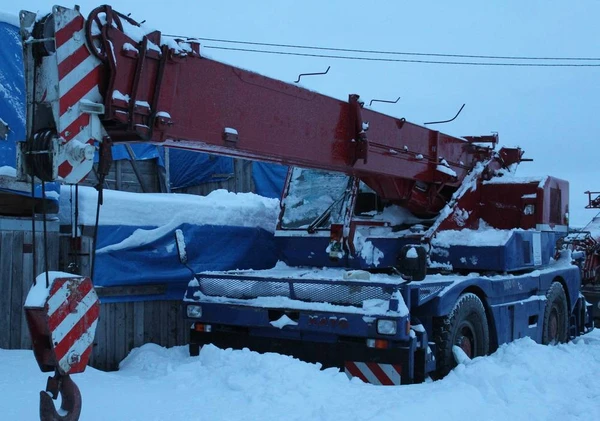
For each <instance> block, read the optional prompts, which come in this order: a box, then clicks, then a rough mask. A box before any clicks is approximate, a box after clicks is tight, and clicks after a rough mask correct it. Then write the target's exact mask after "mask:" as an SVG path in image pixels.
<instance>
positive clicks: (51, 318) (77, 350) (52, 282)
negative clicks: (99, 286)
mask: <svg viewBox="0 0 600 421" xmlns="http://www.w3.org/2000/svg"><path fill="white" fill-rule="evenodd" d="M48 275H49V276H48V280H49V285H48V287H46V274H45V273H44V274H42V275H40V276H38V277H37V279H36V283H35V285H34V286H32V287H31V290H30V291H29V294H28V295H27V300H26V302H25V306H24V307H25V316H26V318H27V324H28V327H29V333H30V335H31V340H32V343H33V352H34V354H35V358H36V360H37V362H38V365H39V366H40V369H41V370H42V371H43V372H48V371H55V370H56V371H58V373H60V374H61V375H67V374H74V373H81V372H83V371H84V370H85V367H86V365H87V363H88V360H89V357H90V354H91V352H92V344H93V342H94V335H95V333H96V325H97V324H98V317H99V314H100V301H99V300H98V296H97V295H96V291H95V290H94V285H93V284H92V281H91V279H90V278H84V277H73V275H69V274H67V273H60V272H49V273H48Z"/></svg>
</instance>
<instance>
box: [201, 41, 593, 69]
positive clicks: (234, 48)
mask: <svg viewBox="0 0 600 421" xmlns="http://www.w3.org/2000/svg"><path fill="white" fill-rule="evenodd" d="M204 48H212V49H215V50H229V51H243V52H249V53H263V54H279V55H288V56H301V57H319V58H332V59H343V60H359V61H376V62H397V63H422V64H450V65H459V66H509V67H600V63H598V64H591V63H586V64H574V63H499V62H473V61H438V60H420V59H396V58H378V57H356V56H338V55H329V54H312V53H296V52H290V51H275V50H259V49H251V48H236V47H218V46H214V45H205V46H204Z"/></svg>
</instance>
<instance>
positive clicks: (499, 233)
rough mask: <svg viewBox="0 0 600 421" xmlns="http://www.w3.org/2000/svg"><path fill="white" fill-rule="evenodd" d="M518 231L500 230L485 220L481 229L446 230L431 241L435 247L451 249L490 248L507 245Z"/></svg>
mask: <svg viewBox="0 0 600 421" xmlns="http://www.w3.org/2000/svg"><path fill="white" fill-rule="evenodd" d="M514 231H516V230H514V229H513V230H500V229H496V228H492V227H490V226H489V225H488V224H486V223H485V222H484V221H483V220H482V221H480V223H479V229H477V230H472V229H462V230H445V231H439V232H437V233H436V236H435V238H434V239H433V240H432V241H431V243H432V245H433V246H438V247H444V248H450V246H474V247H475V246H476V247H490V246H499V245H503V244H506V242H507V241H508V240H509V239H510V237H511V236H512V235H513V232H514Z"/></svg>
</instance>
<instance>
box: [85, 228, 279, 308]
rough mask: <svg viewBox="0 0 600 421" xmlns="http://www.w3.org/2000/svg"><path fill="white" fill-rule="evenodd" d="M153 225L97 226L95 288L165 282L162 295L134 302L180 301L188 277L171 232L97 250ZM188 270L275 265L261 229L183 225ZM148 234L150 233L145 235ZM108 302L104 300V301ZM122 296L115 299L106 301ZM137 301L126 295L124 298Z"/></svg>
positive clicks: (270, 244) (266, 234)
mask: <svg viewBox="0 0 600 421" xmlns="http://www.w3.org/2000/svg"><path fill="white" fill-rule="evenodd" d="M153 228H154V227H131V226H121V225H119V226H99V227H98V247H97V250H100V252H98V253H97V254H96V264H95V268H94V278H93V279H94V284H95V285H96V286H100V287H111V286H124V285H127V286H135V285H150V284H164V285H166V286H167V291H166V292H165V294H163V295H160V296H155V297H137V299H144V300H147V299H180V298H181V297H183V292H184V290H185V287H186V286H187V283H188V282H189V281H190V279H191V273H190V271H189V270H188V269H187V268H186V267H185V266H184V265H182V264H181V263H180V261H179V257H178V254H177V247H176V245H175V238H174V234H173V232H174V231H170V232H168V233H167V234H165V235H162V236H159V237H156V238H153V239H152V241H150V242H148V243H147V244H145V245H142V246H138V247H129V248H125V249H114V250H111V251H107V252H102V251H101V249H102V248H104V247H107V246H111V245H115V244H119V243H120V242H122V241H123V240H125V239H126V238H128V237H129V236H130V235H131V234H132V233H133V232H134V231H135V230H138V229H144V230H152V229H153ZM178 228H179V229H181V230H182V231H183V233H184V237H185V240H186V251H187V257H188V266H190V267H191V268H192V269H193V270H194V271H195V272H199V271H207V270H208V271H210V270H229V269H268V268H271V267H273V266H275V263H276V262H277V251H276V248H275V245H274V242H273V234H272V233H270V232H268V231H265V230H264V229H261V228H248V227H228V226H216V225H201V226H198V225H190V224H182V225H181V226H179V227H178ZM150 235H152V234H150ZM107 299H108V298H105V299H103V301H104V302H106V300H107ZM122 299H123V298H122V297H121V298H119V297H114V298H111V299H108V300H109V301H119V300H122ZM135 299H136V297H131V296H128V297H127V300H128V301H131V300H135Z"/></svg>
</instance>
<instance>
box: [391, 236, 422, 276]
mask: <svg viewBox="0 0 600 421" xmlns="http://www.w3.org/2000/svg"><path fill="white" fill-rule="evenodd" d="M397 269H398V271H399V272H400V273H401V274H402V275H403V276H404V277H406V279H408V280H411V281H422V280H423V279H425V276H427V251H426V250H425V247H423V246H418V245H410V244H409V245H407V246H404V247H402V248H401V249H400V255H399V256H398V266H397Z"/></svg>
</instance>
